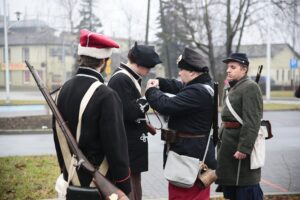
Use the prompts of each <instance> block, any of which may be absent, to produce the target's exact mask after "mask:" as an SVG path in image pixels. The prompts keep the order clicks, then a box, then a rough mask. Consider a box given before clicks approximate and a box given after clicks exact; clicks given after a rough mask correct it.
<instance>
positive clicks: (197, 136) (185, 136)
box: [175, 132, 205, 138]
mask: <svg viewBox="0 0 300 200" xmlns="http://www.w3.org/2000/svg"><path fill="white" fill-rule="evenodd" d="M175 134H176V136H177V137H181V138H201V137H205V135H198V134H193V133H185V132H176V133H175Z"/></svg>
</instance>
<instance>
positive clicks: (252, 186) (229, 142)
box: [216, 53, 263, 200]
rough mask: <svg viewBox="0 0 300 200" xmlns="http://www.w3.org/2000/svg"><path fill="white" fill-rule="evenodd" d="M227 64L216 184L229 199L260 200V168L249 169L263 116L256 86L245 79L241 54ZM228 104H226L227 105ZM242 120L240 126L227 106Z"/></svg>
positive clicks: (245, 67) (260, 99)
mask: <svg viewBox="0 0 300 200" xmlns="http://www.w3.org/2000/svg"><path fill="white" fill-rule="evenodd" d="M223 62H224V63H226V64H227V71H226V72H227V81H228V83H229V85H228V87H227V88H226V89H225V99H226V98H228V100H229V101H227V102H226V101H225V102H224V108H223V110H222V113H221V118H222V121H223V122H222V126H221V128H220V131H219V139H220V140H219V144H218V156H217V161H218V165H217V170H216V173H217V176H218V180H217V183H218V184H220V185H221V186H222V190H223V193H224V197H225V198H226V199H230V200H262V199H263V192H262V190H261V188H260V185H259V182H260V179H261V169H260V168H258V169H254V170H252V169H250V155H251V152H252V150H253V147H254V143H255V140H256V138H257V136H258V130H259V128H260V121H261V118H262V114H263V99H262V93H261V91H260V89H259V86H258V85H257V84H256V83H255V82H254V81H252V80H250V78H248V76H247V72H248V67H249V61H248V58H247V55H246V54H244V53H233V54H231V55H230V56H229V57H228V58H227V59H225V60H223ZM228 104H229V105H228ZM230 105H231V107H232V108H233V110H234V111H235V112H236V114H237V115H238V116H239V117H240V118H241V119H242V121H243V124H240V123H239V122H238V121H239V120H237V118H236V117H235V116H234V114H233V112H232V111H230V109H229V107H230Z"/></svg>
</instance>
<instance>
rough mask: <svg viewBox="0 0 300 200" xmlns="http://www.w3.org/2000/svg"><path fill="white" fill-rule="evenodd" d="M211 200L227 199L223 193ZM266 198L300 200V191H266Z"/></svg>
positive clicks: (212, 197)
mask: <svg viewBox="0 0 300 200" xmlns="http://www.w3.org/2000/svg"><path fill="white" fill-rule="evenodd" d="M210 200H226V199H224V198H223V195H212V196H211V197H210ZM264 200H300V192H287V193H281V192H280V193H277V192H276V193H265V194H264Z"/></svg>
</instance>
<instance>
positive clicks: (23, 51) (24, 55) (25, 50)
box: [22, 47, 29, 60]
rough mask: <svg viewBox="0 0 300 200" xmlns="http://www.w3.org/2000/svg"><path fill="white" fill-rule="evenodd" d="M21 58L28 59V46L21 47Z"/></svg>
mask: <svg viewBox="0 0 300 200" xmlns="http://www.w3.org/2000/svg"><path fill="white" fill-rule="evenodd" d="M22 60H29V48H28V47H23V48H22Z"/></svg>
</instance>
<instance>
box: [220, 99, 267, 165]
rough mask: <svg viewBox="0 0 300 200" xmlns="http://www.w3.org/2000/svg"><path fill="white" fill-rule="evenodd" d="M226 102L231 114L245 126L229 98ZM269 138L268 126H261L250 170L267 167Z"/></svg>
mask: <svg viewBox="0 0 300 200" xmlns="http://www.w3.org/2000/svg"><path fill="white" fill-rule="evenodd" d="M225 102H226V105H227V107H228V109H229V111H230V112H231V114H232V115H233V116H234V117H235V118H236V120H237V121H238V122H239V123H240V124H242V125H243V120H242V118H241V117H240V116H239V115H238V114H237V113H236V112H235V110H234V109H233V108H232V106H231V103H230V101H229V98H228V96H227V97H226V99H225ZM267 136H268V130H267V128H266V126H260V128H259V131H258V136H257V138H256V140H255V143H254V147H253V150H252V152H251V155H250V169H258V168H261V167H263V166H264V165H265V156H266V143H265V142H266V141H265V138H266V137H267Z"/></svg>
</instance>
